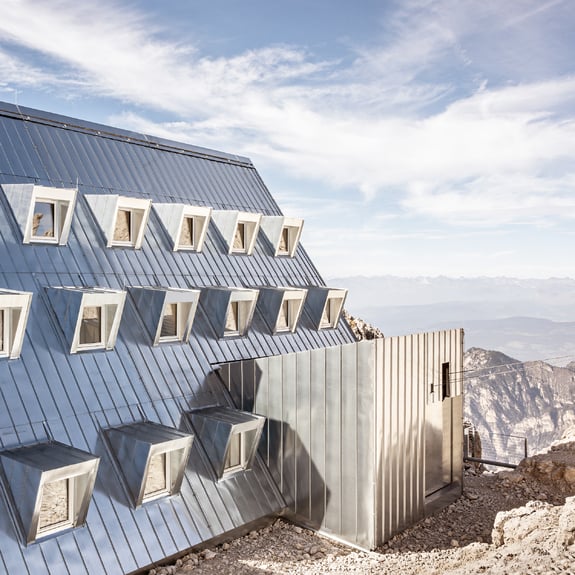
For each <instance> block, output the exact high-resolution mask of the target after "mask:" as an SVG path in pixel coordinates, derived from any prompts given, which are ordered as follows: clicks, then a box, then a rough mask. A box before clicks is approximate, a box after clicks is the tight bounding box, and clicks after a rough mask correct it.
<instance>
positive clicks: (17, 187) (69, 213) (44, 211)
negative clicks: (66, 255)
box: [2, 184, 78, 246]
mask: <svg viewBox="0 0 575 575" xmlns="http://www.w3.org/2000/svg"><path fill="white" fill-rule="evenodd" d="M2 189H3V190H4V194H5V196H6V199H7V200H8V203H9V204H10V207H11V208H12V212H13V213H14V217H15V219H16V222H17V223H18V227H19V228H20V231H21V233H22V241H23V243H25V244H30V243H43V244H56V245H61V246H63V245H66V242H67V241H68V235H69V233H70V227H71V225H72V217H73V215H74V206H75V205H76V195H77V192H78V191H77V190H76V189H74V188H50V187H45V186H36V185H34V184H3V185H2Z"/></svg>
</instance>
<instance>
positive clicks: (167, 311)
mask: <svg viewBox="0 0 575 575" xmlns="http://www.w3.org/2000/svg"><path fill="white" fill-rule="evenodd" d="M128 291H129V292H130V295H131V297H132V299H133V301H134V305H135V307H136V309H137V310H138V313H139V314H140V317H141V318H142V320H143V322H144V324H145V326H146V329H147V331H148V333H149V335H150V337H151V339H152V344H153V345H158V344H159V343H164V342H177V341H180V342H184V343H185V342H187V341H188V339H189V337H190V331H191V329H192V324H193V322H194V317H195V315H196V310H197V309H198V301H199V299H200V290H194V289H181V288H170V287H152V286H147V287H130V288H128Z"/></svg>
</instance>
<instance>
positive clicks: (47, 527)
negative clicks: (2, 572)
mask: <svg viewBox="0 0 575 575" xmlns="http://www.w3.org/2000/svg"><path fill="white" fill-rule="evenodd" d="M0 461H1V463H2V468H3V472H4V473H3V476H4V478H5V479H6V486H7V487H8V489H9V491H10V497H9V501H10V504H11V512H12V513H13V515H14V519H15V524H16V525H18V527H19V528H20V529H21V530H22V537H23V539H24V541H25V542H26V543H32V542H33V541H36V540H38V539H40V538H44V537H47V536H50V535H55V534H57V533H60V532H63V531H66V530H69V529H72V528H74V527H78V526H80V525H83V524H84V523H85V521H86V515H87V513H88V506H89V504H90V499H91V497H92V491H93V489H94V482H95V480H96V473H97V471H98V465H99V462H100V458H99V457H96V456H94V455H92V454H91V453H87V452H85V451H81V450H79V449H76V448H74V447H71V446H69V445H64V444H62V443H58V442H55V441H50V442H45V443H38V444H34V445H27V446H24V447H18V448H14V449H7V450H5V451H2V452H0Z"/></svg>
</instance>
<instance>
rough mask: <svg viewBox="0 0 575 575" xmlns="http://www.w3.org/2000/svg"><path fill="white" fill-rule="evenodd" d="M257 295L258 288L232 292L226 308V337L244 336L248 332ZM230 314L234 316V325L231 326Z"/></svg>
mask: <svg viewBox="0 0 575 575" xmlns="http://www.w3.org/2000/svg"><path fill="white" fill-rule="evenodd" d="M254 292H255V295H254ZM257 297H258V296H257V290H251V289H245V290H240V289H236V290H234V291H233V292H232V293H231V295H230V300H229V302H228V307H227V309H226V319H225V324H224V337H226V338H228V337H243V336H244V335H245V334H246V333H247V331H248V330H249V328H250V325H251V322H252V318H253V314H254V308H255V304H256V300H257ZM234 310H235V311H234ZM230 316H233V318H234V325H233V326H230V321H229V318H230Z"/></svg>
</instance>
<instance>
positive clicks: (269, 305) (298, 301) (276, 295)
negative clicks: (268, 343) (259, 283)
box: [257, 287, 307, 333]
mask: <svg viewBox="0 0 575 575" xmlns="http://www.w3.org/2000/svg"><path fill="white" fill-rule="evenodd" d="M259 291H260V295H259V297H258V304H257V305H258V309H259V311H260V314H261V315H262V317H263V319H264V321H265V322H266V324H267V325H268V327H269V329H270V330H271V332H272V333H285V332H294V331H295V330H296V327H297V324H298V321H299V318H300V317H301V311H302V308H303V303H304V301H305V297H306V294H307V292H306V290H305V289H300V288H293V287H262V288H260V290H259Z"/></svg>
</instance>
